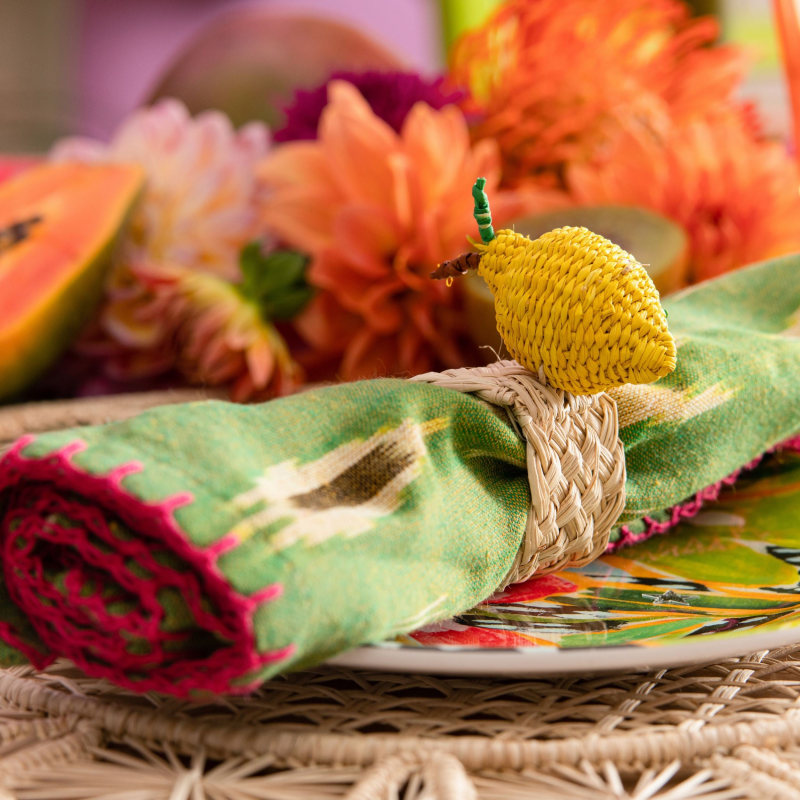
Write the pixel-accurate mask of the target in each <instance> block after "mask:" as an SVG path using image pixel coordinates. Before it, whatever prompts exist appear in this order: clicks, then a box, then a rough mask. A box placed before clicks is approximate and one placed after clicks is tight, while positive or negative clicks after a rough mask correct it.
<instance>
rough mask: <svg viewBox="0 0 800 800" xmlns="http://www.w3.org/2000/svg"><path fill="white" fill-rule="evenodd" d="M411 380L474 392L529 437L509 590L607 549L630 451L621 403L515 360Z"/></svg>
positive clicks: (507, 581)
mask: <svg viewBox="0 0 800 800" xmlns="http://www.w3.org/2000/svg"><path fill="white" fill-rule="evenodd" d="M411 380H413V381H423V382H426V383H433V384H436V385H437V386H442V387H445V388H447V389H454V390H456V391H458V392H468V393H470V394H473V395H475V397H477V398H479V399H480V400H483V401H485V402H487V403H490V404H492V405H494V406H498V407H500V408H502V409H504V410H505V411H506V412H507V413H508V417H509V420H510V421H511V424H512V425H514V427H515V428H516V429H517V431H518V432H519V433H520V435H521V436H522V437H524V439H525V442H526V455H527V467H528V482H529V484H530V488H531V508H530V511H529V513H528V522H527V526H526V529H525V536H524V538H523V541H522V545H521V547H520V549H519V551H518V552H517V556H516V559H515V561H514V564H513V565H512V567H511V569H510V570H509V572H508V574H507V575H506V577H505V580H504V581H503V584H502V586H507V585H508V584H510V583H517V582H519V581H524V580H527V579H528V578H530V577H532V576H533V575H534V574H535V573H539V574H542V573H545V572H554V571H556V570H559V569H563V568H564V567H566V566H580V565H581V564H586V563H588V562H589V561H593V560H594V559H595V558H597V557H598V556H599V555H600V554H601V553H602V552H603V551H604V550H605V548H606V545H607V544H608V538H609V535H610V533H611V529H612V527H613V526H614V523H615V522H616V521H617V518H618V517H619V515H620V514H621V513H622V509H623V507H624V506H625V453H624V450H623V447H622V442H621V441H620V439H619V435H618V426H617V405H616V403H615V402H614V401H613V400H612V399H611V398H610V397H609V396H608V395H606V394H604V393H600V394H594V395H588V396H582V397H579V396H576V395H573V394H570V393H569V392H565V391H563V390H561V389H555V388H553V387H552V386H548V385H547V384H545V383H543V382H541V381H540V380H539V379H538V378H536V377H535V376H534V375H532V374H531V373H530V372H529V371H528V370H527V369H525V368H524V367H522V366H520V365H519V364H518V363H517V362H515V361H498V362H496V363H494V364H490V365H489V366H487V367H474V368H465V369H452V370H448V371H446V372H442V373H438V372H429V373H426V374H425V375H417V376H416V377H414V378H412V379H411Z"/></svg>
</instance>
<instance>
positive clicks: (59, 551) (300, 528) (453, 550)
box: [0, 258, 800, 695]
mask: <svg viewBox="0 0 800 800" xmlns="http://www.w3.org/2000/svg"><path fill="white" fill-rule="evenodd" d="M799 266H800V265H799V264H798V259H797V258H789V259H784V260H780V261H775V262H770V263H768V264H764V265H760V266H757V267H753V268H750V269H748V270H744V271H741V272H739V273H735V274H732V275H729V276H726V277H724V278H722V279H719V280H717V281H714V282H710V283H706V284H703V285H701V286H698V287H696V288H694V289H692V290H691V291H689V292H685V293H683V294H682V295H680V296H679V297H676V298H675V299H673V300H670V301H668V302H667V303H665V306H667V308H668V311H669V315H670V327H671V329H672V331H673V334H674V336H675V339H676V341H677V345H678V369H677V370H676V371H675V372H674V373H673V374H672V375H670V376H668V377H666V378H663V379H661V380H660V381H659V382H658V383H656V384H654V385H652V386H649V387H642V386H638V387H620V388H617V389H614V390H613V394H612V395H606V394H602V393H601V394H599V395H590V396H585V397H574V396H572V395H569V394H568V393H565V392H563V391H561V390H557V389H554V388H552V387H551V386H547V385H545V384H543V383H542V382H540V381H539V380H538V379H537V378H536V377H535V376H533V375H532V374H531V373H529V372H527V371H525V370H523V369H522V368H520V367H519V366H518V365H514V364H506V365H501V366H495V367H492V368H488V369H478V370H476V371H472V372H464V371H455V372H452V373H449V374H444V375H440V376H420V378H419V379H417V380H414V381H399V380H374V381H363V382H359V383H354V384H347V385H340V386H333V387H329V388H324V389H319V390H314V391H309V392H306V393H304V394H301V395H297V396H295V397H291V398H286V399H283V400H277V401H273V402H270V403H266V404H263V405H260V406H237V405H233V404H229V403H224V402H201V403H191V404H187V405H177V406H167V407H162V408H157V409H154V410H152V411H149V412H146V413H144V414H141V415H140V416H137V417H134V418H133V419H130V420H127V421H124V422H119V423H113V424H110V425H106V426H98V427H85V428H76V429H71V430H67V431H60V432H56V433H46V434H41V435H38V436H35V437H24V438H22V439H20V440H19V441H17V442H16V443H15V444H14V445H13V446H12V447H11V448H10V449H9V451H8V452H7V453H6V454H5V456H4V457H3V459H2V461H0V509H1V511H2V522H1V523H0V539H1V540H2V542H1V544H2V548H3V582H2V586H0V635H1V636H2V639H3V640H4V642H5V644H4V645H3V648H2V651H0V661H2V663H5V664H13V663H19V662H20V661H22V660H24V659H30V660H31V661H33V663H34V664H36V665H38V666H43V665H45V664H47V663H48V662H49V661H51V660H52V659H53V658H55V657H57V656H66V657H68V658H70V659H72V660H73V661H74V662H75V663H76V664H78V665H79V666H80V667H81V668H83V669H84V670H85V671H86V672H87V673H89V674H92V675H97V676H102V677H107V678H110V679H111V680H113V681H115V682H117V683H118V684H121V685H123V686H126V687H129V688H132V689H135V690H139V691H145V690H151V689H155V690H160V691H164V692H168V693H171V694H176V695H189V694H192V693H201V692H214V693H228V692H246V691H249V690H251V689H252V688H254V687H255V686H257V685H258V684H259V683H260V682H261V681H263V680H265V679H266V678H268V677H270V676H271V675H274V674H276V673H278V672H280V671H284V670H288V669H296V668H300V667H303V666H307V665H310V664H313V663H316V662H319V661H321V660H324V659H325V658H327V657H330V656H331V655H333V654H335V653H337V652H340V651H342V650H344V649H347V648H350V647H353V646H356V645H358V644H361V643H364V642H369V641H376V640H380V639H383V638H386V637H390V636H392V635H394V634H397V633H399V632H404V631H410V630H412V629H414V628H416V627H419V626H422V625H424V624H426V623H428V622H431V621H433V620H435V619H439V618H444V617H448V616H451V615H453V614H455V613H459V612H462V611H464V610H466V609H468V608H470V607H471V606H473V605H474V604H476V603H477V602H479V601H481V600H483V599H484V598H485V597H486V596H488V595H490V594H491V593H492V592H493V591H494V590H495V589H496V588H498V587H499V586H501V585H503V584H504V582H507V581H509V580H516V579H520V578H524V577H526V576H527V575H530V574H534V573H536V572H537V571H539V570H542V569H554V568H556V567H559V566H561V565H563V564H565V563H582V562H583V561H585V560H587V559H590V558H592V557H594V556H596V555H597V554H598V553H599V552H600V551H601V550H602V549H603V547H605V546H606V542H607V540H608V537H609V535H611V536H612V538H613V537H616V538H617V539H618V540H619V539H621V538H622V539H624V537H625V535H626V534H625V530H628V531H633V528H631V527H630V526H635V525H636V524H641V525H644V526H645V528H646V526H647V525H648V524H650V523H648V522H646V520H652V521H655V520H656V516H655V515H658V514H659V513H661V512H665V510H666V509H669V508H670V507H673V506H676V504H680V503H681V502H682V501H685V500H687V499H690V498H692V497H694V496H695V494H696V493H697V492H699V491H700V490H702V489H703V488H704V487H707V486H708V485H709V484H714V483H715V482H718V481H720V480H722V479H724V478H726V477H727V476H729V475H730V474H731V473H732V472H734V471H735V470H736V469H739V468H741V467H743V466H744V465H746V464H747V463H749V462H751V461H752V459H753V458H755V457H756V456H758V455H759V454H761V453H763V452H764V451H766V450H769V449H770V448H772V447H774V446H775V445H777V444H778V443H780V442H781V441H784V440H785V439H787V438H789V437H790V436H791V435H793V434H795V433H796V432H797V431H798V429H800V338H799V337H798V334H800V321H799V320H800V316H799V315H798V309H800V281H797V280H796V275H797V270H798V267H799ZM430 381H435V382H437V383H444V385H434V384H433V383H431V382H430ZM448 386H449V387H451V388H447V387H448ZM454 388H455V389H458V391H454V390H453V389H454ZM612 397H613V401H612V399H611V398H612ZM617 408H618V410H619V432H620V437H621V441H622V443H623V445H624V458H623V455H622V450H621V449H620V445H619V442H618V440H617V431H616V415H617ZM509 413H510V416H509ZM626 461H627V478H626V479H625V480H624V485H623V477H624V475H625V472H624V469H625V462H626ZM545 490H546V491H545ZM623 490H624V491H625V492H627V501H626V505H625V509H624V511H622V499H623V496H624V495H623ZM620 511H622V517H621V518H620V521H621V522H623V523H625V524H626V525H627V526H628V527H627V528H622V527H617V528H616V529H615V530H613V531H612V530H611V528H612V526H613V525H614V522H615V520H614V517H615V516H616V515H617V514H619V513H620ZM666 513H667V516H666V517H665V519H664V520H662V523H663V524H668V523H669V520H670V518H669V513H671V512H666ZM637 521H638V523H637ZM654 524H655V523H654ZM643 531H644V533H646V532H647V531H646V530H644V529H643ZM640 533H642V531H638V532H637V531H634V532H633V533H631V536H633V535H639V534H640Z"/></svg>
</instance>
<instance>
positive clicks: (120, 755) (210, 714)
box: [0, 647, 800, 800]
mask: <svg viewBox="0 0 800 800" xmlns="http://www.w3.org/2000/svg"><path fill="white" fill-rule="evenodd" d="M799 767H800V650H798V649H797V648H796V647H795V648H785V649H781V650H774V651H771V652H767V651H761V652H758V653H754V654H752V655H749V656H746V657H743V658H737V659H727V660H725V661H722V662H720V663H712V664H705V665H701V666H692V667H682V668H675V669H670V670H659V671H657V672H651V673H643V674H633V675H631V674H627V675H619V674H614V675H610V676H600V677H585V678H575V677H570V678H558V677H556V678H552V679H527V680H522V679H511V678H503V679H497V678H495V679H492V678H474V677H469V678H439V677H435V676H411V675H398V674H392V673H371V672H355V671H351V670H347V669H341V668H334V667H324V668H318V669H316V670H313V671H306V672H301V673H296V674H293V675H290V676H287V677H285V678H283V679H280V680H276V681H272V682H270V683H269V684H267V685H265V686H264V687H262V688H261V689H260V690H259V691H258V692H256V693H255V694H254V695H252V696H250V697H247V698H227V699H225V700H224V701H216V702H215V701H209V702H206V703H202V704H198V703H194V704H187V703H185V702H180V701H176V700H175V699H173V698H169V697H166V696H164V695H158V694H152V693H151V694H149V695H147V696H135V695H131V694H128V693H125V692H124V691H122V690H120V689H118V688H115V687H114V686H112V685H110V684H108V683H106V682H104V681H98V680H92V679H89V678H85V677H82V676H81V675H80V674H79V673H78V672H76V671H75V670H74V669H71V668H70V667H69V666H68V665H56V666H55V667H53V668H51V669H50V670H48V672H46V673H42V674H34V673H32V672H31V670H30V669H28V668H24V667H21V668H14V669H11V670H6V671H3V672H0V786H2V787H3V788H4V789H5V794H3V795H2V796H3V797H5V798H9V800H10V799H11V798H13V799H14V800H52V799H53V798H67V797H69V798H72V800H98V798H115V799H116V798H119V799H120V800H128V799H129V798H130V800H133V799H134V798H135V800H332V799H333V798H345V799H346V800H377V799H378V798H381V799H382V800H383V799H385V800H423V799H424V800H470V798H477V800H523V798H530V797H536V798H538V799H539V800H689V798H694V799H696V800H735V798H743V799H745V798H747V799H750V800H766V799H769V800H796V798H798V797H800V777H798V775H799V772H798V768H799Z"/></svg>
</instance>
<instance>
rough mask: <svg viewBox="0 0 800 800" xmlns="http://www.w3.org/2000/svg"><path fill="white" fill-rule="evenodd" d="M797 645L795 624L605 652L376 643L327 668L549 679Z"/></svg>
mask: <svg viewBox="0 0 800 800" xmlns="http://www.w3.org/2000/svg"><path fill="white" fill-rule="evenodd" d="M798 642H800V623H792V624H787V625H785V626H784V627H781V628H778V629H775V630H770V631H753V632H752V633H746V634H743V633H737V632H734V631H731V632H729V633H726V632H721V633H716V634H715V633H710V634H706V635H705V636H703V637H697V639H694V640H689V641H687V640H682V641H678V642H674V643H670V644H664V645H649V646H648V645H642V644H623V645H609V646H607V647H558V646H556V645H553V646H549V645H540V646H531V647H513V648H512V647H509V648H496V649H495V648H483V647H461V646H459V645H433V646H425V645H421V646H419V647H412V646H409V645H404V644H401V643H398V642H391V641H390V642H381V643H380V644H375V645H366V646H363V647H358V648H355V649H354V650H349V651H347V652H346V653H341V654H340V655H338V656H335V657H334V658H331V659H329V660H328V661H327V662H326V663H328V664H333V665H335V666H339V667H349V668H355V669H370V670H376V671H382V672H413V673H418V674H420V675H424V674H430V675H436V674H440V675H483V676H496V675H517V676H534V675H535V676H554V675H559V674H562V673H569V674H577V673H584V674H591V673H595V672H615V671H623V670H635V671H647V670H653V669H663V668H667V667H678V666H687V665H692V664H702V663H704V662H708V663H711V662H716V661H720V660H722V659H726V658H736V657H741V656H745V655H749V654H750V653H755V652H758V651H760V650H772V649H774V648H776V647H786V646H789V645H792V644H796V643H798Z"/></svg>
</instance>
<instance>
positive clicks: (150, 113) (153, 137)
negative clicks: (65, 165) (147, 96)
mask: <svg viewBox="0 0 800 800" xmlns="http://www.w3.org/2000/svg"><path fill="white" fill-rule="evenodd" d="M268 148H269V132H268V130H267V128H266V127H265V126H264V125H262V124H261V123H251V124H249V125H246V126H244V127H243V128H241V129H240V130H238V131H236V130H234V129H233V127H232V125H231V123H230V121H229V120H228V118H227V117H226V116H225V115H223V114H221V113H218V112H213V111H209V112H205V113H202V114H199V115H198V116H197V117H195V118H192V117H191V116H190V115H189V113H188V111H187V110H186V108H185V107H184V106H183V105H182V104H181V103H179V102H178V101H175V100H164V101H161V102H160V103H158V104H157V105H155V106H153V107H152V108H147V109H142V110H140V111H137V112H135V113H134V114H132V115H131V117H130V118H129V119H127V120H126V121H125V122H124V123H123V124H122V126H121V127H120V129H119V130H118V131H117V133H116V134H115V135H114V137H113V138H112V140H111V142H110V143H108V144H102V143H100V142H96V141H90V140H85V139H68V140H65V141H62V142H60V143H59V144H57V145H56V147H55V148H54V150H53V152H52V154H51V158H53V159H56V160H61V161H64V160H78V161H110V162H135V163H138V164H140V165H141V166H142V167H143V168H144V170H145V174H146V178H147V183H146V187H145V191H144V196H143V197H142V199H141V202H140V204H139V205H138V207H137V210H136V211H135V214H134V218H133V220H132V222H131V228H130V231H129V233H128V235H127V237H126V239H125V242H124V244H123V247H122V250H121V254H120V257H119V259H118V260H117V262H116V264H115V266H114V269H113V272H112V275H111V277H110V280H109V283H108V288H107V301H106V304H105V307H104V309H103V311H102V314H101V318H100V326H101V329H102V330H103V331H104V333H105V335H106V336H107V337H108V340H109V341H108V342H107V343H106V345H105V346H103V344H102V342H101V343H100V344H99V345H98V343H97V342H95V343H93V345H92V346H91V347H92V349H93V350H94V351H95V352H100V353H104V354H105V357H106V362H107V363H106V367H107V371H108V372H109V373H111V374H113V375H114V376H115V377H124V376H126V375H127V376H130V377H144V376H152V375H157V374H160V373H163V372H166V371H167V370H170V369H173V368H175V367H177V368H178V369H179V370H180V371H181V372H182V373H183V374H184V376H186V377H187V378H189V379H190V380H192V381H198V382H203V383H207V384H212V385H216V384H225V383H232V384H233V386H234V387H235V391H236V393H237V395H239V396H246V395H249V394H253V393H258V392H261V391H262V390H264V389H266V388H267V387H270V388H271V389H274V391H276V392H281V391H285V390H287V389H288V388H290V387H291V386H292V385H293V384H294V383H295V381H296V379H297V371H296V368H295V367H294V365H293V364H292V363H291V360H290V359H289V356H288V352H287V350H286V347H285V344H284V343H283V340H282V339H281V338H280V336H279V334H278V333H277V331H276V330H275V329H274V328H273V327H272V326H271V325H270V324H269V322H268V321H267V320H265V319H264V318H262V317H261V316H259V309H258V307H257V305H255V304H253V303H251V302H248V301H247V300H246V299H245V298H244V297H243V296H242V295H241V294H240V293H238V292H237V289H236V284H238V283H239V282H240V281H241V280H242V273H241V270H240V264H239V259H240V254H241V252H242V250H243V248H244V247H245V245H247V244H248V243H249V242H250V241H252V240H253V239H254V238H256V237H257V236H258V234H259V225H260V223H259V205H260V202H261V195H260V187H259V185H258V182H257V181H256V178H255V170H256V164H257V163H258V162H259V161H260V160H261V159H262V158H263V157H264V156H265V155H266V153H267V151H268Z"/></svg>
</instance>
